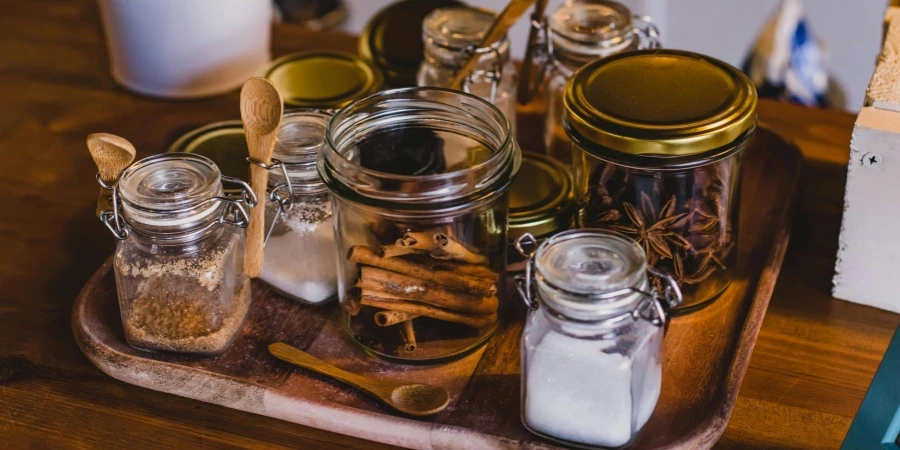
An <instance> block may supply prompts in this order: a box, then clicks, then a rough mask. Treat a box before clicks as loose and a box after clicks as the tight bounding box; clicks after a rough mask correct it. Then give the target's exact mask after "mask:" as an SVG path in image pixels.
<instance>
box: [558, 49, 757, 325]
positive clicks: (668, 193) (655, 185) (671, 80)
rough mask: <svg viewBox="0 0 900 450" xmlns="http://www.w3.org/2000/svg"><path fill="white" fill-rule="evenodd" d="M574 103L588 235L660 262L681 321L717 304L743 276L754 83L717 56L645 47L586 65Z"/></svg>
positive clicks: (575, 82) (569, 105) (572, 120)
mask: <svg viewBox="0 0 900 450" xmlns="http://www.w3.org/2000/svg"><path fill="white" fill-rule="evenodd" d="M609 86H615V87H616V89H609ZM565 97H566V98H565V104H566V111H565V128H566V133H567V134H568V136H569V138H570V139H571V140H572V141H573V143H574V144H573V155H574V163H575V165H574V167H573V171H574V174H575V175H574V176H575V186H576V196H577V197H578V199H579V204H580V212H579V216H580V222H581V224H582V226H586V227H594V228H607V229H612V230H615V231H618V232H621V233H624V234H626V235H628V236H630V237H632V238H634V239H635V240H637V241H638V243H639V244H640V245H641V246H642V247H643V248H644V251H645V252H646V254H647V260H648V262H649V263H650V265H652V266H653V267H655V268H657V269H659V270H662V271H664V272H666V273H668V274H670V275H671V276H672V277H674V278H675V279H676V280H677V281H678V283H679V284H680V286H681V289H682V292H683V293H684V296H685V301H684V306H683V307H682V309H681V311H679V312H681V313H684V312H688V311H690V310H693V309H696V308H699V307H701V306H704V305H707V304H709V302H710V301H711V300H713V299H715V298H716V297H717V296H718V295H719V294H720V293H722V292H723V291H724V290H725V289H726V288H727V287H728V285H729V284H730V282H731V280H732V279H733V278H734V277H735V276H736V275H737V274H738V273H739V270H737V268H736V267H735V265H736V263H737V258H736V256H737V250H736V246H737V244H738V242H737V236H738V230H737V226H738V211H739V205H740V202H739V196H740V185H741V182H740V181H741V160H742V155H743V152H744V149H746V148H747V147H748V144H749V142H750V140H751V138H752V137H753V134H754V131H755V130H756V103H757V97H756V89H755V88H754V86H753V83H752V82H751V81H750V79H748V78H747V77H746V76H745V75H744V74H743V73H741V72H740V71H739V70H737V69H735V68H734V67H732V66H730V65H728V64H726V63H724V62H722V61H719V60H717V59H713V58H710V57H707V56H703V55H699V54H696V53H691V52H685V51H679V50H638V51H635V52H629V53H623V54H618V55H614V56H610V57H608V58H604V59H602V60H599V61H595V62H593V63H589V64H588V65H586V66H584V67H583V68H581V69H580V70H579V71H578V72H577V73H576V74H575V75H574V76H573V77H572V78H570V79H569V83H568V84H567V85H566V92H565Z"/></svg>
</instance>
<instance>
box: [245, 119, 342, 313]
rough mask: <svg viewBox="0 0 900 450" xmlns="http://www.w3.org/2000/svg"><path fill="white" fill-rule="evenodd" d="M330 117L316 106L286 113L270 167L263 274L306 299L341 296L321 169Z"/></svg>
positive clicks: (285, 291) (283, 290)
mask: <svg viewBox="0 0 900 450" xmlns="http://www.w3.org/2000/svg"><path fill="white" fill-rule="evenodd" d="M329 119H330V115H328V114H325V113H322V112H319V111H314V110H295V111H293V112H290V113H287V114H285V115H284V118H282V121H281V130H280V131H279V133H278V141H277V143H276V145H275V151H274V153H273V155H272V165H271V166H269V167H270V172H269V201H268V203H267V204H266V230H267V234H266V246H265V250H264V254H263V255H264V256H263V269H262V273H261V274H260V278H261V279H262V280H263V281H265V282H266V283H268V284H269V286H271V287H272V289H274V290H276V291H278V292H279V293H281V294H282V295H284V296H286V297H289V298H292V299H294V300H297V301H300V302H304V303H313V304H318V303H323V302H326V301H328V300H331V299H333V298H335V297H336V295H337V262H336V256H335V250H334V247H335V243H334V225H333V221H332V217H331V194H329V193H328V190H327V189H326V188H325V186H324V185H323V184H322V181H321V179H320V178H319V174H318V172H317V171H316V159H317V158H318V155H319V151H320V150H321V149H322V146H323V145H324V143H325V128H326V126H327V125H328V120H329Z"/></svg>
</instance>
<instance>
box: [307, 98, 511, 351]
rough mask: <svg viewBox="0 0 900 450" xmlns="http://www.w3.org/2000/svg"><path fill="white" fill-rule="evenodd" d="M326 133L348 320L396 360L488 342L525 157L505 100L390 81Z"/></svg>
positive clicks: (324, 160)
mask: <svg viewBox="0 0 900 450" xmlns="http://www.w3.org/2000/svg"><path fill="white" fill-rule="evenodd" d="M326 140H327V145H328V147H327V148H326V149H325V150H324V152H323V153H322V156H321V157H320V158H319V165H318V167H319V174H320V175H321V176H322V179H323V180H324V182H325V185H326V186H327V187H328V189H329V190H330V191H331V193H332V195H333V197H334V201H333V208H332V211H333V213H334V226H335V237H336V239H337V247H336V250H337V252H338V253H337V255H338V259H339V264H340V270H339V272H338V282H339V284H338V286H339V288H338V296H339V299H340V302H341V306H342V314H343V316H342V320H343V326H344V328H345V330H346V331H347V332H348V333H350V335H351V336H352V338H353V340H354V341H355V342H356V343H357V344H359V345H360V346H361V347H362V348H363V349H364V350H366V351H367V352H368V353H369V354H372V355H375V356H379V357H382V358H386V359H389V360H393V361H398V362H437V361H443V360H448V359H452V358H457V357H461V356H463V355H465V354H467V353H468V352H470V351H472V350H475V349H476V348H478V347H479V346H481V345H483V344H484V343H486V342H487V340H488V339H489V338H490V336H491V335H492V334H493V333H494V331H495V329H496V327H497V316H498V313H499V310H500V304H499V299H500V298H502V292H499V291H498V290H499V289H502V283H500V282H499V280H500V279H501V276H502V275H503V273H504V271H505V268H506V267H505V266H506V229H507V217H508V196H507V190H508V189H509V187H510V185H511V184H512V181H513V178H514V177H515V175H516V173H517V172H518V170H519V165H520V161H521V152H520V151H519V147H518V146H517V145H516V143H515V141H514V140H513V138H512V136H511V134H510V130H509V122H508V121H507V120H506V118H505V117H504V116H503V114H502V113H501V112H500V110H498V109H497V108H496V107H494V106H493V105H491V104H490V103H488V102H486V101H484V100H482V99H480V98H478V97H475V96H472V95H469V94H466V93H463V92H460V91H453V90H448V89H439V88H407V89H397V90H392V91H385V92H382V93H379V94H376V95H373V96H371V97H368V98H365V99H362V100H359V101H357V102H354V103H352V104H351V105H349V106H347V107H346V108H344V109H341V110H340V111H338V112H337V114H336V115H335V116H334V117H333V118H332V120H331V122H330V124H329V127H328V132H327V135H326Z"/></svg>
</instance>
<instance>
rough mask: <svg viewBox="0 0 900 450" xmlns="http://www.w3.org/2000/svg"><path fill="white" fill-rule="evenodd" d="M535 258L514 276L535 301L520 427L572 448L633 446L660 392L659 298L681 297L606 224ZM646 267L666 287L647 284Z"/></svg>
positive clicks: (554, 240)
mask: <svg viewBox="0 0 900 450" xmlns="http://www.w3.org/2000/svg"><path fill="white" fill-rule="evenodd" d="M529 238H530V236H524V237H523V238H522V239H520V242H522V241H526V240H528V239H529ZM520 247H521V245H520ZM529 264H530V265H529V268H528V269H527V270H526V275H525V276H520V277H517V281H518V282H519V284H520V292H521V295H522V296H523V298H524V299H525V300H526V303H528V304H529V306H530V307H531V312H530V313H529V315H528V318H527V320H526V323H525V329H524V330H523V333H522V421H523V423H524V424H525V426H526V427H527V428H528V429H530V430H531V431H533V432H535V433H537V434H540V435H543V436H546V437H550V438H552V439H555V440H560V441H563V442H565V443H566V444H570V445H572V444H575V445H579V444H583V445H584V444H586V445H592V446H603V447H619V446H623V445H626V444H628V443H629V442H631V441H632V439H633V438H634V437H635V436H636V435H637V433H638V432H639V431H640V429H641V428H642V427H643V426H644V424H646V423H647V420H648V419H649V418H650V415H651V413H652V412H653V409H654V407H655V406H656V402H657V399H658V398H659V393H660V387H661V380H662V358H661V350H662V339H663V334H664V325H665V320H666V317H665V313H664V309H663V303H666V304H667V306H671V305H674V304H677V303H678V302H679V301H680V293H679V291H678V287H677V286H676V285H675V283H674V281H673V280H671V278H669V277H668V276H667V275H665V274H663V273H661V272H657V271H655V270H654V269H653V268H652V267H649V266H648V265H647V261H646V259H645V256H644V252H643V249H642V248H641V247H640V246H639V245H637V243H635V242H634V241H633V240H631V239H628V238H626V237H624V236H622V235H619V234H617V233H611V232H607V231H602V230H589V229H588V230H572V231H567V232H563V233H560V234H557V235H555V236H553V237H551V238H550V239H548V240H547V241H545V242H544V243H543V244H541V245H540V246H539V247H538V249H537V251H536V252H534V254H533V255H532V256H531V258H530V260H529ZM648 271H649V272H651V274H653V275H654V277H659V280H662V282H661V284H662V285H663V288H662V289H660V290H653V289H651V288H650V286H651V283H650V281H649V278H648V275H647V274H648ZM532 290H534V292H532Z"/></svg>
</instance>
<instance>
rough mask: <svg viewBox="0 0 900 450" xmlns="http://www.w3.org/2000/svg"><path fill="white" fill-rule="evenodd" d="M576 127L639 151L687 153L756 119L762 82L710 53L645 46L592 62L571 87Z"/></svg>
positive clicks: (570, 111)
mask: <svg viewBox="0 0 900 450" xmlns="http://www.w3.org/2000/svg"><path fill="white" fill-rule="evenodd" d="M564 98H565V118H566V122H567V127H568V128H569V130H568V131H569V132H570V133H573V132H574V134H575V136H574V137H578V138H581V140H587V141H591V142H593V143H595V144H597V145H599V146H602V147H606V148H609V149H612V150H615V151H619V152H622V153H627V154H632V155H661V156H687V155H695V154H698V153H703V152H706V151H708V150H713V149H716V148H719V147H723V146H725V145H727V144H729V143H731V142H733V141H734V140H736V139H737V138H738V137H739V136H741V135H742V134H743V133H744V132H745V131H747V130H749V129H750V128H753V127H754V126H755V124H756V102H757V97H756V88H755V87H754V86H753V83H752V82H751V81H750V79H749V78H747V76H746V75H744V74H743V73H741V72H740V71H739V70H737V69H736V68H734V67H732V66H730V65H729V64H727V63H725V62H722V61H719V60H718V59H715V58H711V57H709V56H704V55H700V54H697V53H692V52H687V51H681V50H668V49H662V50H660V49H657V50H640V51H634V52H627V53H621V54H617V55H613V56H610V57H607V58H604V59H600V60H597V61H594V62H591V63H589V64H587V65H585V66H584V67H582V68H581V69H580V70H578V72H576V73H575V74H574V75H573V76H572V77H571V78H570V79H569V82H568V83H567V84H566V88H565V94H564Z"/></svg>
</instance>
